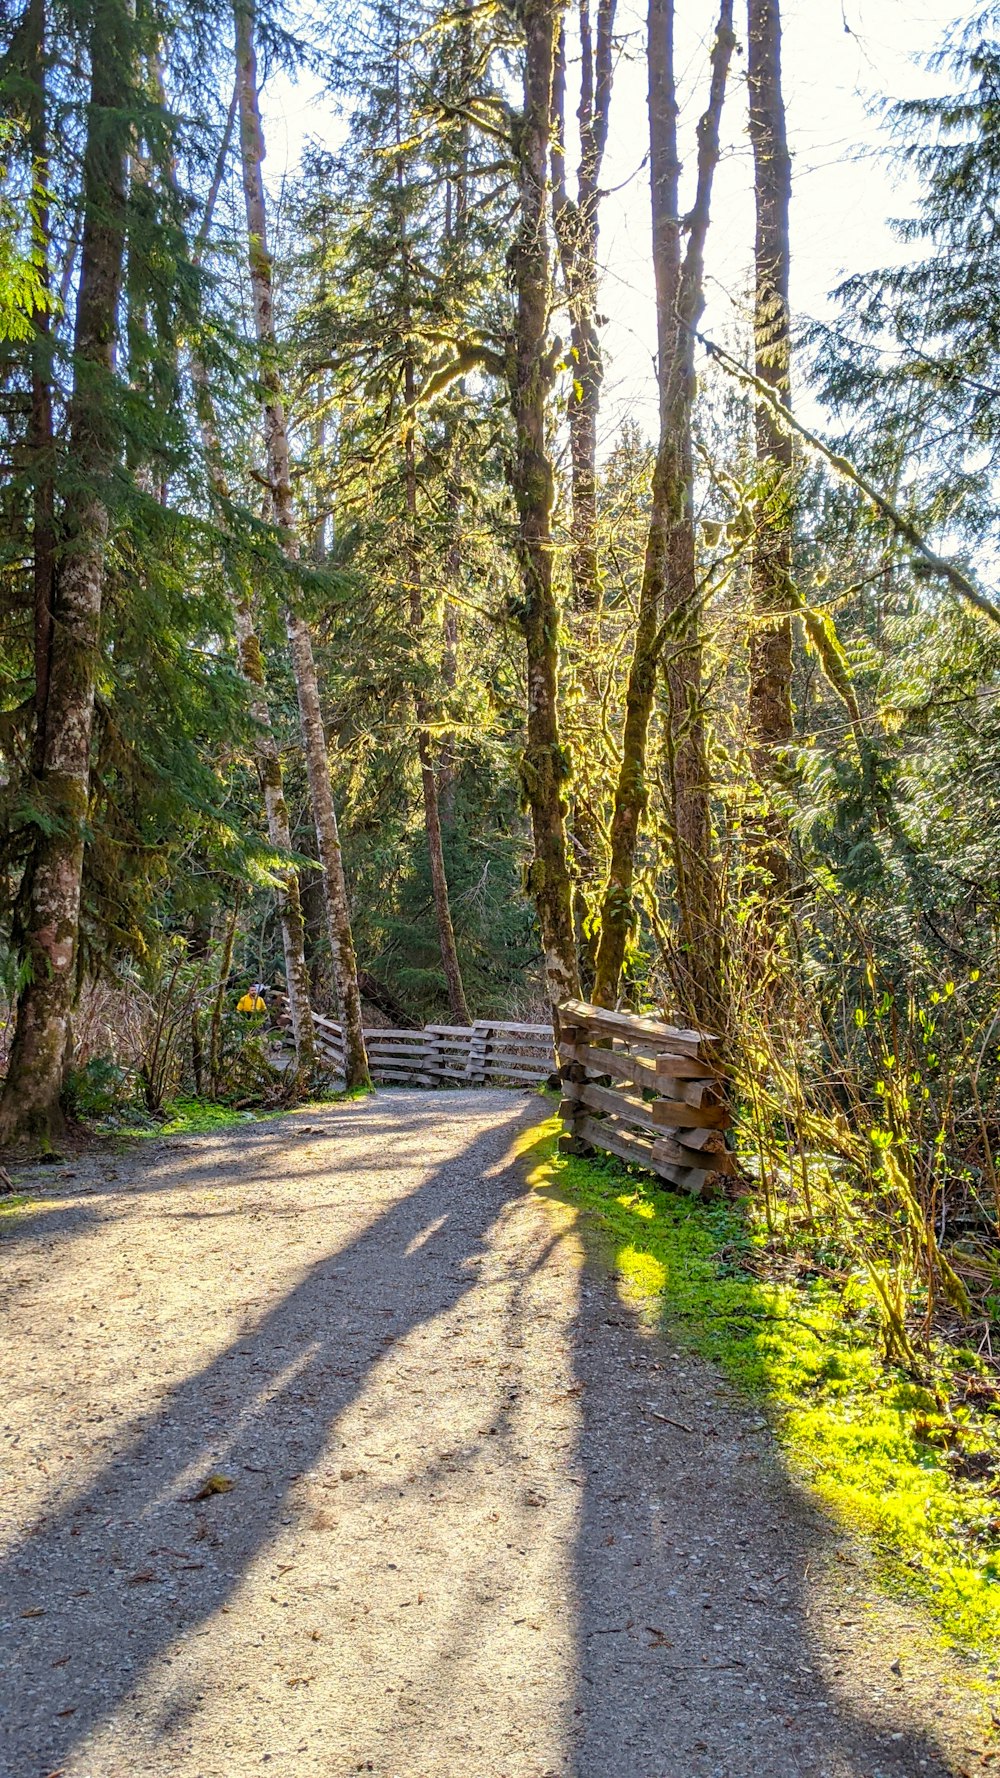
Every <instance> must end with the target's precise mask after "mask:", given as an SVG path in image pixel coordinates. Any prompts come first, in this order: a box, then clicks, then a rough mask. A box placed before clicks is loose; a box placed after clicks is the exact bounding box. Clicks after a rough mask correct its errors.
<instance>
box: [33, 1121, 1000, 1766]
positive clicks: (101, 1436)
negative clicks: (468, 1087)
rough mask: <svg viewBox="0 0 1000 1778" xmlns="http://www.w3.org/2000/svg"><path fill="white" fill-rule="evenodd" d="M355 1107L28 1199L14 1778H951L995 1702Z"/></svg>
mask: <svg viewBox="0 0 1000 1778" xmlns="http://www.w3.org/2000/svg"><path fill="white" fill-rule="evenodd" d="M547 1109H548V1108H547V1107H546V1106H544V1105H542V1104H541V1103H540V1101H539V1099H538V1098H537V1097H536V1096H534V1095H527V1094H518V1093H512V1092H506V1091H496V1090H488V1089H484V1090H475V1091H464V1092H452V1093H445V1092H420V1091H415V1090H406V1091H391V1092H390V1091H382V1092H380V1093H379V1094H378V1095H377V1096H376V1097H374V1098H372V1099H369V1100H366V1101H355V1102H350V1101H347V1102H341V1103H339V1104H336V1105H329V1106H323V1107H321V1108H319V1109H317V1108H313V1109H311V1110H309V1111H307V1112H302V1113H298V1114H295V1115H293V1116H290V1117H283V1118H276V1119H273V1120H270V1121H268V1122H261V1123H257V1124H253V1125H244V1126H239V1127H237V1128H235V1129H230V1130H221V1131H217V1132H212V1133H210V1134H208V1135H201V1136H187V1137H181V1138H172V1139H165V1140H158V1141H155V1142H147V1143H143V1144H136V1145H134V1146H133V1147H132V1148H130V1149H129V1151H128V1152H127V1153H125V1154H119V1155H115V1156H114V1157H111V1156H109V1155H108V1154H106V1153H101V1154H91V1155H89V1156H84V1157H81V1158H78V1159H75V1160H74V1161H73V1162H71V1163H69V1164H68V1165H66V1166H64V1167H62V1168H58V1169H53V1168H48V1169H35V1170H34V1171H32V1172H29V1173H28V1174H22V1175H21V1176H20V1177H19V1179H18V1182H17V1183H18V1185H19V1188H20V1189H21V1190H24V1191H26V1192H27V1193H28V1202H27V1204H26V1205H25V1206H23V1207H22V1209H21V1210H19V1211H18V1212H17V1213H15V1214H14V1215H12V1216H9V1217H5V1218H4V1219H3V1228H2V1232H0V1282H2V1290H3V1298H4V1309H5V1320H4V1334H3V1377H4V1382H3V1393H2V1398H0V1449H2V1451H3V1459H2V1463H3V1467H2V1486H3V1495H2V1516H0V1557H2V1562H0V1567H2V1572H0V1772H2V1773H3V1775H4V1778H54V1775H55V1774H57V1773H58V1774H64V1775H65V1778H125V1774H128V1778H136V1775H137V1774H156V1775H157V1778H161V1775H166V1774H171V1775H173V1774H177V1775H179V1778H249V1775H250V1774H252V1773H256V1772H258V1771H260V1772H267V1773H270V1774H273V1775H274V1778H278V1775H279V1774H285V1775H286V1778H313V1775H314V1774H316V1775H318V1774H323V1775H324V1778H348V1775H349V1774H353V1773H356V1772H363V1773H365V1772H371V1773H375V1774H378V1775H380V1778H555V1775H557V1774H558V1775H559V1778H562V1775H564V1774H570V1775H572V1778H751V1775H753V1778H756V1775H758V1774H759V1775H760V1778H799V1775H802V1778H805V1775H807V1774H808V1775H809V1778H923V1775H924V1774H926V1775H927V1778H939V1775H941V1774H945V1773H949V1774H978V1773H981V1772H989V1771H990V1770H991V1769H993V1768H992V1761H993V1760H994V1758H997V1759H998V1761H1000V1754H997V1753H996V1751H995V1744H993V1745H989V1744H987V1743H986V1742H984V1729H983V1720H982V1717H983V1704H982V1696H981V1688H980V1690H979V1691H978V1692H977V1690H976V1689H975V1687H974V1686H973V1685H972V1683H971V1681H970V1678H969V1675H968V1674H967V1672H966V1671H965V1670H964V1668H963V1665H962V1662H961V1659H960V1657H959V1656H958V1655H956V1654H954V1653H949V1652H946V1651H945V1650H944V1649H943V1648H942V1646H941V1642H940V1639H939V1638H936V1637H935V1635H934V1633H933V1632H932V1630H931V1628H930V1627H929V1625H928V1623H927V1622H926V1621H925V1620H924V1618H923V1616H922V1614H921V1611H920V1608H919V1607H916V1606H906V1605H904V1604H901V1603H899V1602H898V1601H893V1600H890V1599H887V1598H885V1597H884V1596H881V1595H880V1594H879V1592H878V1589H877V1587H876V1585H875V1582H874V1580H873V1578H872V1573H871V1566H870V1563H869V1562H868V1560H867V1558H866V1557H865V1554H864V1552H863V1551H862V1550H861V1549H860V1548H859V1547H855V1546H854V1545H852V1544H851V1543H850V1542H849V1540H847V1539H846V1538H845V1537H844V1536H843V1535H842V1534H840V1533H837V1532H835V1531H834V1530H833V1529H832V1528H831V1526H830V1525H829V1523H828V1522H827V1521H825V1520H824V1519H823V1517H822V1516H821V1515H820V1513H819V1512H818V1511H817V1509H816V1508H815V1507H814V1506H813V1505H811V1504H810V1502H809V1501H808V1500H807V1499H806V1498H805V1497H804V1495H803V1494H802V1492H801V1491H800V1490H799V1488H798V1487H797V1486H796V1485H795V1484H794V1483H793V1482H792V1481H791V1480H790V1479H789V1477H788V1475H787V1473H786V1471H785V1469H784V1468H783V1466H782V1463H781V1460H780V1457H779V1455H778V1453H777V1450H776V1448H775V1447H774V1445H773V1444H772V1440H771V1435H770V1431H769V1429H768V1426H767V1423H766V1421H764V1420H763V1419H762V1417H761V1415H760V1413H759V1412H757V1411H755V1410H754V1408H753V1407H752V1405H748V1404H747V1403H745V1402H743V1401H741V1400H740V1399H739V1398H737V1397H736V1396H734V1395H733V1393H732V1392H731V1391H730V1390H729V1388H728V1387H727V1386H726V1385H725V1384H724V1383H723V1381H722V1380H721V1377H720V1375H719V1373H718V1372H716V1371H715V1370H713V1369H712V1367H711V1366H709V1365H708V1364H705V1363H703V1362H701V1361H699V1360H697V1359H695V1358H693V1357H691V1356H690V1354H689V1353H687V1352H685V1351H684V1350H683V1348H682V1347H680V1346H679V1343H678V1342H675V1341H674V1340H673V1339H672V1338H671V1330H670V1327H669V1324H668V1325H666V1326H665V1327H657V1326H655V1325H654V1324H653V1323H652V1322H651V1321H650V1319H649V1316H648V1314H646V1313H644V1312H643V1310H642V1308H641V1306H640V1305H638V1304H637V1303H633V1302H630V1300H629V1299H628V1297H627V1296H623V1293H622V1288H621V1285H620V1282H619V1281H618V1280H616V1278H615V1277H614V1275H613V1273H612V1272H611V1270H609V1268H608V1266H607V1264H606V1263H605V1260H604V1259H603V1258H602V1257H601V1250H600V1247H599V1244H598V1243H597V1242H596V1241H595V1240H594V1239H592V1238H591V1235H590V1233H589V1232H588V1227H587V1223H586V1219H585V1218H581V1217H580V1216H578V1214H577V1213H576V1212H575V1211H574V1210H573V1208H572V1207H571V1206H569V1205H567V1204H566V1203H565V1202H564V1201H563V1200H562V1199H561V1198H560V1196H559V1194H558V1193H557V1192H553V1191H551V1190H547V1189H532V1188H531V1187H530V1186H529V1185H528V1183H527V1174H528V1167H527V1163H526V1161H525V1159H524V1154H523V1151H524V1150H525V1148H526V1147H529V1146H530V1141H531V1137H530V1132H531V1130H532V1129H533V1128H534V1126H536V1125H538V1124H539V1122H540V1120H541V1118H542V1117H543V1116H544V1115H545V1113H546V1111H547Z"/></svg>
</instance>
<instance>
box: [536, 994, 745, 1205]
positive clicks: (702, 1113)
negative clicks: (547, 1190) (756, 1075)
mask: <svg viewBox="0 0 1000 1778" xmlns="http://www.w3.org/2000/svg"><path fill="white" fill-rule="evenodd" d="M557 1041H558V1048H559V1060H560V1075H561V1077H562V1086H563V1100H562V1104H561V1106H560V1108H559V1109H560V1112H561V1114H562V1116H563V1118H564V1119H565V1121H566V1123H567V1124H568V1126H569V1128H568V1133H567V1134H566V1135H565V1136H564V1137H563V1139H562V1145H563V1148H564V1149H565V1150H566V1151H567V1152H569V1153H573V1154H584V1153H586V1152H587V1151H588V1150H589V1149H594V1148H600V1149H604V1150H606V1152H607V1153H608V1154H613V1155H617V1156H618V1157H619V1158H620V1159H621V1160H625V1161H631V1162H633V1163H634V1164H635V1165H638V1166H640V1167H646V1168H648V1169H649V1171H650V1172H652V1173H656V1174H658V1175H659V1177H660V1178H661V1179H665V1180H668V1181H669V1183H670V1184H671V1185H677V1186H681V1187H683V1188H684V1189H686V1190H687V1191H690V1192H693V1193H695V1194H696V1195H698V1196H702V1197H708V1196H711V1195H712V1194H713V1193H714V1192H716V1191H718V1190H719V1188H720V1186H721V1184H722V1175H723V1174H725V1173H733V1172H735V1170H736V1158H735V1155H734V1154H733V1153H732V1152H731V1151H730V1150H729V1149H727V1147H726V1140H725V1135H724V1132H725V1130H726V1129H727V1128H728V1126H729V1123H730V1121H731V1120H730V1116H729V1112H728V1110H727V1109H726V1094H725V1087H724V1081H723V1075H722V1071H721V1069H720V1067H719V1064H718V1062H717V1060H715V1059H714V1043H715V1040H714V1039H713V1038H712V1037H711V1036H709V1035H708V1034H707V1033H706V1032H702V1031H687V1030H683V1029H681V1028H680V1027H677V1026H674V1025H666V1024H662V1023H661V1022H660V1021H659V1020H658V1019H647V1018H640V1017H639V1016H637V1015H636V1016H633V1015H630V1014H628V1013H618V1012H606V1011H605V1010H604V1009H603V1008H602V1007H599V1006H588V1005H587V1004H586V1003H585V1002H584V1001H582V1000H567V1001H565V1002H564V1003H563V1004H562V1005H561V1006H560V1008H559V1028H558V1033H557Z"/></svg>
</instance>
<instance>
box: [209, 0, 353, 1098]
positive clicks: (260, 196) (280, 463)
mask: <svg viewBox="0 0 1000 1778" xmlns="http://www.w3.org/2000/svg"><path fill="white" fill-rule="evenodd" d="M235 20H236V68H237V79H238V82H239V116H240V149H241V154H242V163H243V194H244V198H245V200H246V213H247V235H248V245H249V268H250V283H251V288H252V291H253V305H254V320H255V324H256V329H257V341H258V344H259V346H260V348H261V357H262V363H261V371H260V381H261V386H262V390H263V405H264V436H265V442H266V447H267V465H268V476H269V480H270V486H271V494H272V498H273V501H274V511H275V516H276V518H277V521H278V525H279V527H280V530H281V535H282V544H283V548H284V551H285V555H286V557H287V559H288V561H289V562H290V563H295V562H297V561H298V560H299V557H300V553H301V548H300V541H299V536H298V532H297V529H296V524H295V510H294V504H293V500H292V484H291V475H290V468H289V449H288V428H287V425H286V422H285V409H284V403H283V401H282V398H281V389H280V385H279V381H278V372H277V367H276V364H275V347H276V338H275V328H274V295H273V266H272V260H271V255H270V252H269V251H268V245H267V210H266V205H265V201H264V179H263V174H262V172H261V163H262V162H263V159H264V132H263V129H262V127H261V121H260V107H259V104H258V98H257V57H256V52H255V50H254V31H253V20H254V14H253V9H252V6H248V5H242V4H239V3H238V4H237V6H236V8H235ZM285 627H286V631H287V635H288V643H289V648H290V651H291V657H292V669H293V672H294V674H295V688H296V692H297V695H298V705H299V722H300V725H301V729H302V744H303V750H304V752H305V759H306V772H307V775H308V779H309V795H310V800H311V802H312V809H313V819H314V821H315V823H316V841H317V845H318V847H319V855H320V862H321V864H322V867H323V879H324V884H325V889H326V908H327V919H328V922H329V929H330V952H331V955H332V958H333V971H334V981H335V984H336V989H337V998H338V1001H339V1009H340V1016H341V1019H342V1021H343V1025H344V1049H345V1073H346V1077H347V1084H348V1086H350V1087H355V1086H368V1085H370V1075H369V1071H368V1056H367V1053H366V1051H365V1037H364V1031H363V1029H362V1023H361V994H360V991H359V989H358V966H357V958H356V956H355V953H354V939H353V935H352V933H351V916H350V908H349V904H348V899H347V883H346V880H345V877H344V861H343V857H342V854H341V850H340V835H339V832H338V830H337V816H336V812H335V810H334V806H333V791H332V788H331V784H330V761H329V756H328V753H327V742H326V733H325V730H324V728H323V712H322V706H321V704H320V696H319V680H318V677H317V673H316V660H315V656H314V655H313V646H312V637H311V636H310V634H309V626H308V625H307V624H306V622H305V621H304V619H303V618H302V617H301V616H300V615H299V614H298V612H296V611H295V610H294V609H293V608H292V606H291V605H289V606H288V607H287V609H286V615H285Z"/></svg>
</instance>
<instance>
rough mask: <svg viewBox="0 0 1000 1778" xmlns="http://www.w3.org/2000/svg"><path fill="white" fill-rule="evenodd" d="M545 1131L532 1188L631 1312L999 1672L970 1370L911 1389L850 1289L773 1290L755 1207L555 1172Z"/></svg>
mask: <svg viewBox="0 0 1000 1778" xmlns="http://www.w3.org/2000/svg"><path fill="white" fill-rule="evenodd" d="M558 1127H559V1126H558V1124H557V1120H554V1119H553V1120H550V1121H549V1122H548V1123H547V1124H544V1125H542V1126H541V1127H540V1128H539V1129H537V1130H535V1131H533V1132H531V1133H530V1134H529V1137H528V1138H527V1140H526V1144H525V1148H526V1151H527V1153H528V1154H529V1155H530V1158H531V1160H532V1161H533V1162H534V1167H533V1171H532V1173H531V1175H530V1179H531V1183H532V1184H533V1185H534V1186H535V1187H536V1189H540V1190H542V1191H543V1192H545V1193H547V1194H549V1195H551V1196H553V1197H554V1198H557V1199H558V1200H559V1201H560V1202H563V1203H568V1204H570V1205H572V1206H573V1207H574V1208H575V1209H577V1210H578V1211H579V1212H580V1216H581V1232H582V1234H583V1238H584V1240H585V1242H587V1243H588V1245H589V1246H590V1247H591V1249H592V1250H593V1251H595V1252H596V1253H599V1254H600V1255H601V1257H602V1258H603V1260H604V1261H605V1263H608V1264H610V1265H612V1266H613V1268H614V1271H615V1273H616V1275H617V1277H618V1279H619V1280H620V1287H621V1290H622V1293H623V1295H624V1297H625V1298H626V1300H627V1301H628V1302H629V1303H630V1304H633V1305H634V1306H636V1307H637V1308H638V1309H639V1310H640V1311H641V1312H644V1313H646V1314H648V1315H650V1317H651V1318H653V1319H654V1321H655V1324H656V1325H658V1326H659V1327H660V1328H661V1329H662V1330H663V1332H664V1333H665V1334H666V1336H667V1337H668V1339H670V1340H671V1341H672V1342H674V1343H675V1344H676V1345H678V1346H680V1347H681V1348H682V1349H684V1348H686V1349H688V1350H691V1351H694V1352H697V1353H698V1354H699V1355H700V1356H702V1357H704V1358H707V1359H710V1360H711V1361H712V1362H713V1363H715V1364H717V1365H719V1366H720V1368H721V1369H722V1371H723V1373H724V1374H725V1375H726V1376H727V1377H729V1378H730V1379H731V1381H732V1382H733V1383H734V1384H736V1385H737V1386H738V1387H739V1388H740V1390H741V1391H743V1392H744V1393H745V1394H746V1395H748V1396H750V1397H752V1398H754V1399H756V1400H758V1401H760V1402H761V1403H762V1404H763V1405H764V1406H765V1407H766V1409H767V1412H768V1418H769V1421H770V1424H771V1427H772V1430H773V1432H774V1434H775V1436H776V1438H777V1440H778V1442H779V1444H780V1446H781V1448H782V1450H783V1451H784V1453H785V1454H786V1457H787V1460H788V1462H789V1464H790V1466H791V1468H792V1470H793V1473H795V1474H796V1475H797V1476H800V1477H802V1478H803V1479H805V1480H806V1481H807V1482H808V1483H809V1484H810V1486H811V1487H812V1488H813V1489H814V1490H815V1492H816V1493H817V1494H818V1496H819V1497H820V1499H821V1500H822V1501H823V1502H824V1504H825V1505H826V1506H827V1507H828V1508H829V1509H830V1510H831V1512H832V1513H833V1514H834V1516H835V1517H836V1518H837V1519H838V1520H839V1521H840V1522H841V1523H842V1524H843V1525H844V1526H845V1527H848V1528H851V1529H855V1530H859V1531H861V1532H863V1533H864V1534H865V1535H866V1536H867V1537H868V1538H870V1539H871V1540H872V1543H873V1544H874V1547H875V1549H876V1551H877V1553H878V1555H879V1558H880V1561H881V1566H882V1571H883V1574H884V1576H885V1577H886V1579H887V1580H889V1581H890V1582H891V1584H893V1585H894V1586H895V1587H897V1588H899V1589H900V1590H901V1591H904V1592H905V1593H908V1594H916V1595H917V1596H919V1597H920V1598H922V1599H923V1600H924V1602H925V1603H926V1604H927V1606H928V1607H929V1609H930V1611H931V1613H932V1615H933V1616H934V1617H935V1618H936V1619H937V1621H938V1623H939V1624H940V1625H941V1627H942V1629H943V1630H945V1631H946V1632H947V1634H948V1635H949V1636H951V1637H953V1638H954V1639H956V1640H957V1641H958V1642H959V1643H961V1644H963V1645H964V1646H966V1647H969V1648H972V1649H975V1650H981V1651H983V1652H984V1653H987V1654H989V1655H991V1656H993V1657H995V1656H996V1654H997V1651H998V1650H1000V1591H998V1588H997V1581H998V1580H1000V1539H998V1535H997V1523H996V1503H995V1498H994V1496H993V1492H992V1489H993V1486H994V1480H993V1478H994V1476H995V1474H996V1473H997V1472H998V1471H1000V1428H998V1426H997V1423H996V1420H995V1416H994V1415H993V1414H992V1413H984V1412H983V1411H981V1410H980V1409H978V1408H976V1407H975V1406H974V1405H972V1403H973V1402H974V1400H975V1399H976V1392H977V1388H980V1389H982V1398H983V1399H985V1400H986V1401H990V1402H991V1394H990V1389H989V1385H988V1384H986V1386H985V1388H983V1385H984V1384H985V1383H986V1380H985V1373H984V1371H983V1369H982V1367H981V1366H980V1365H979V1364H978V1363H977V1362H976V1361H975V1360H973V1359H972V1357H971V1355H958V1354H955V1353H954V1352H952V1351H950V1350H948V1349H946V1348H941V1347H937V1348H935V1350H934V1353H933V1355H932V1360H931V1365H930V1370H929V1384H925V1383H919V1384H915V1383H914V1382H913V1380H912V1378H910V1377H909V1376H908V1375H907V1374H906V1373H905V1372H901V1371H899V1370H898V1369H896V1368H893V1367H892V1366H886V1365H885V1364H884V1362H883V1360H882V1357H881V1354H880V1350H879V1339H878V1322H879V1317H878V1307H877V1304H876V1302H875V1301H874V1298H873V1293H872V1290H871V1286H870V1284H869V1283H868V1281H867V1280H866V1279H865V1277H864V1276H863V1275H861V1274H859V1273H853V1274H852V1275H850V1276H849V1277H848V1278H847V1279H846V1280H845V1281H842V1282H840V1283H839V1284H838V1285H837V1286H834V1285H833V1284H831V1283H828V1282H827V1281H826V1279H825V1278H823V1277H822V1276H817V1275H815V1274H813V1275H811V1276H810V1275H809V1273H808V1270H807V1269H805V1271H804V1275H803V1274H802V1273H800V1274H798V1275H796V1274H794V1273H793V1274H791V1275H790V1276H788V1277H787V1278H785V1279H783V1280H782V1281H780V1282H778V1281H771V1280H769V1279H768V1276H767V1267H766V1254H765V1231H763V1230H762V1229H761V1228H759V1227H757V1226H756V1224H755V1221H754V1217H753V1210H752V1205H750V1206H747V1205H736V1204H725V1203H723V1204H714V1205H704V1204H701V1203H699V1202H695V1201H691V1200H688V1199H685V1198H681V1197H678V1196H674V1195H671V1194H667V1193H664V1192H663V1191H661V1190H659V1189H658V1188H657V1187H656V1186H655V1185H654V1184H653V1183H652V1182H651V1181H650V1180H649V1179H648V1177H646V1176H643V1175H641V1174H639V1173H633V1172H631V1171H626V1169H624V1168H623V1167H622V1166H621V1165H620V1164H618V1163H617V1162H614V1161H612V1160H607V1161H602V1160H593V1161H591V1160H582V1159H579V1158H576V1157H570V1158H564V1157H560V1156H558V1154H557V1153H556V1150H555V1143H556V1139H557V1134H558ZM762 1262H764V1263H762ZM991 1405H992V1404H991ZM977 1478H978V1479H977Z"/></svg>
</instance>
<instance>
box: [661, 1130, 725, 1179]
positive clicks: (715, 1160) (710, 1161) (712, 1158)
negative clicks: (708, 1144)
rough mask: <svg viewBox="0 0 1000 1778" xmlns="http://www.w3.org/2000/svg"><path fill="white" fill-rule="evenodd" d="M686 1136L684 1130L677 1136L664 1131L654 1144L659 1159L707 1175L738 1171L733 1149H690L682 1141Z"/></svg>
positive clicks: (692, 1132) (693, 1132) (679, 1131)
mask: <svg viewBox="0 0 1000 1778" xmlns="http://www.w3.org/2000/svg"><path fill="white" fill-rule="evenodd" d="M684 1134H685V1132H684V1131H683V1130H678V1131H677V1134H676V1135H674V1134H673V1133H672V1132H671V1131H668V1130H664V1131H662V1132H661V1133H660V1135H659V1136H658V1137H657V1140H656V1142H655V1144H654V1147H655V1148H656V1153H657V1157H658V1158H659V1159H662V1160H665V1161H671V1162H672V1163H673V1164H674V1165H676V1166H678V1167H698V1168H700V1169H701V1170H702V1171H703V1172H706V1173H729V1174H732V1173H735V1172H736V1171H737V1167H738V1163H737V1160H736V1156H735V1154H733V1152H732V1150H731V1149H729V1148H720V1149H711V1148H708V1149H706V1148H689V1147H688V1146H687V1144H686V1143H684V1142H683V1141H682V1140H681V1137H682V1136H683V1135H684ZM688 1134H689V1135H697V1134H698V1132H697V1131H689V1132H688Z"/></svg>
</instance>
